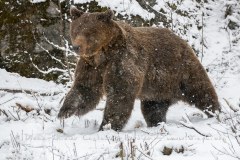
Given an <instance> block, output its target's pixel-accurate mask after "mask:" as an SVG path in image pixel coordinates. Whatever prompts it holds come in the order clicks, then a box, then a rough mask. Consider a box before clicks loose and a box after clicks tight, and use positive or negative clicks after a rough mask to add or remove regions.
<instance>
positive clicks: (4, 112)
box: [0, 109, 9, 118]
mask: <svg viewBox="0 0 240 160" xmlns="http://www.w3.org/2000/svg"><path fill="white" fill-rule="evenodd" d="M0 112H2V113H3V114H4V115H5V116H6V117H7V118H8V117H9V116H8V114H7V113H6V111H4V110H1V109H0Z"/></svg>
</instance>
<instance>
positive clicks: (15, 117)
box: [8, 110, 18, 121]
mask: <svg viewBox="0 0 240 160" xmlns="http://www.w3.org/2000/svg"><path fill="white" fill-rule="evenodd" d="M8 112H9V113H10V114H11V116H12V117H13V118H14V119H15V120H16V121H17V120H18V119H17V118H16V117H15V116H14V115H13V114H12V113H11V112H10V111H9V110H8Z"/></svg>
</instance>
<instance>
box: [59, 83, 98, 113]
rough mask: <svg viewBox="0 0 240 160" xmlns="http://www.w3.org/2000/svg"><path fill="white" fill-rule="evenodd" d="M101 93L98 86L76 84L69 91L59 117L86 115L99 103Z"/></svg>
mask: <svg viewBox="0 0 240 160" xmlns="http://www.w3.org/2000/svg"><path fill="white" fill-rule="evenodd" d="M100 98H101V94H100V92H99V91H98V88H95V89H92V88H89V87H86V86H81V85H75V86H73V87H72V88H71V90H70V91H69V92H68V94H67V96H66V98H65V101H64V103H63V106H62V107H61V109H60V111H59V113H58V118H68V117H70V116H72V115H78V116H80V115H84V114H86V113H88V112H89V111H91V110H93V109H94V108H95V107H96V105H97V104H98V103H99V100H100Z"/></svg>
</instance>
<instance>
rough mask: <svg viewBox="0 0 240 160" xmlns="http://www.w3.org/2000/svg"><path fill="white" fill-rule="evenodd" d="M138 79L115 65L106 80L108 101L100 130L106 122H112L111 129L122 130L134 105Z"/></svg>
mask: <svg viewBox="0 0 240 160" xmlns="http://www.w3.org/2000/svg"><path fill="white" fill-rule="evenodd" d="M138 83H139V82H138V80H136V79H135V78H134V75H132V74H131V73H129V72H127V71H126V70H124V69H121V67H119V66H116V68H115V66H113V67H112V68H111V70H110V71H109V72H107V75H106V76H105V80H104V84H105V85H104V88H105V91H106V94H107V95H106V96H107V103H106V107H105V110H104V116H103V121H102V124H101V126H100V129H99V130H103V129H104V126H105V125H106V124H109V123H110V124H111V129H113V130H115V131H120V130H122V129H123V127H124V126H125V124H126V123H127V121H128V119H129V117H130V115H131V113H132V109H133V106H134V101H135V98H136V93H137V92H138V89H139V84H138Z"/></svg>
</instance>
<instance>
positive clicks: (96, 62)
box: [58, 7, 220, 130]
mask: <svg viewBox="0 0 240 160" xmlns="http://www.w3.org/2000/svg"><path fill="white" fill-rule="evenodd" d="M70 13H71V16H72V22H71V26H70V34H71V41H72V45H73V47H74V49H75V51H76V52H77V53H79V54H80V59H79V60H78V63H77V67H76V70H75V80H74V83H73V85H72V88H71V90H70V91H69V92H68V94H67V95H66V98H65V101H64V103H63V106H62V107H61V109H60V112H59V114H58V117H59V118H67V117H70V116H72V115H84V114H86V113H88V112H89V111H91V110H93V109H95V107H96V105H97V104H98V103H99V100H100V99H101V97H102V96H104V95H105V96H106V97H107V101H106V107H105V110H104V117H103V121H102V124H101V126H100V130H102V129H103V126H104V125H106V124H108V123H110V124H111V128H112V129H114V130H121V129H122V128H123V127H124V125H125V124H126V123H127V121H128V119H129V117H130V115H131V112H132V109H133V105H134V101H135V99H140V101H141V110H142V113H143V116H144V118H145V120H146V123H147V125H148V126H149V127H151V126H156V125H158V123H159V122H162V121H166V113H167V110H168V108H169V106H170V105H172V104H173V103H175V102H177V101H179V100H182V101H185V102H188V103H189V104H194V105H195V106H196V107H197V108H199V109H200V110H202V111H204V112H205V113H206V114H207V115H208V116H209V117H211V116H212V113H214V112H215V111H216V110H219V107H220V106H219V102H218V98H217V95H216V92H215V90H214V87H213V85H212V84H211V82H210V80H209V78H208V76H207V73H206V71H205V70H204V68H203V66H202V65H201V64H200V62H199V61H198V59H197V57H196V56H195V54H194V52H193V50H192V49H191V47H190V46H189V45H188V44H187V43H186V42H185V41H184V40H183V39H181V38H180V37H178V36H177V35H175V34H174V33H173V32H171V31H170V30H169V29H166V28H155V27H131V26H130V25H128V24H126V23H123V22H118V21H114V20H113V12H112V11H111V10H107V11H106V12H102V13H99V12H96V13H84V12H82V11H80V10H78V9H77V8H76V7H71V9H70Z"/></svg>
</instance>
